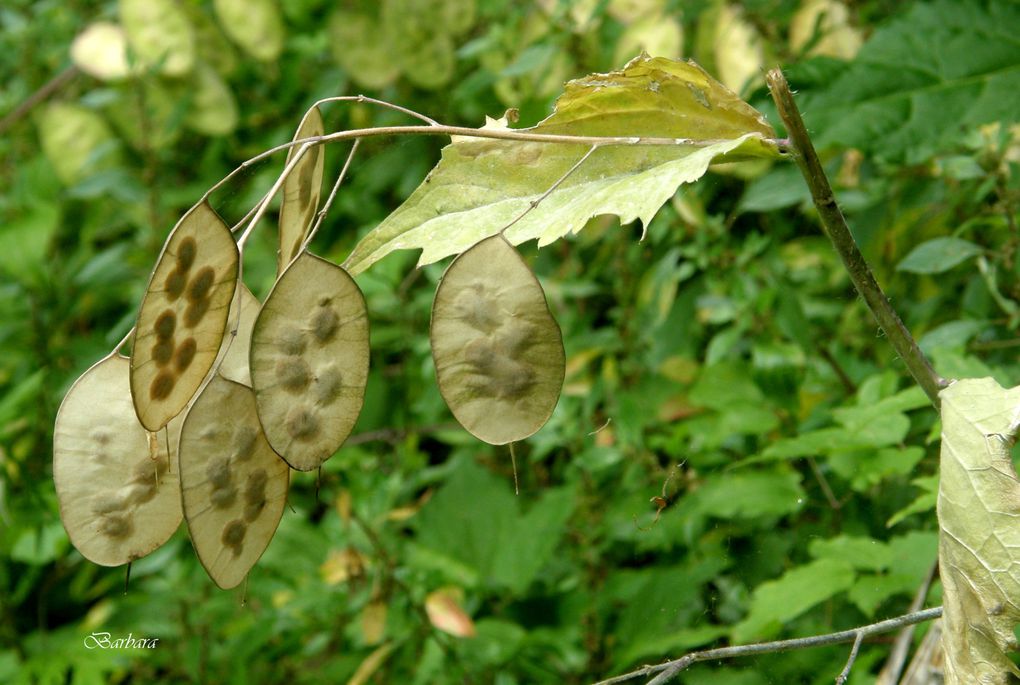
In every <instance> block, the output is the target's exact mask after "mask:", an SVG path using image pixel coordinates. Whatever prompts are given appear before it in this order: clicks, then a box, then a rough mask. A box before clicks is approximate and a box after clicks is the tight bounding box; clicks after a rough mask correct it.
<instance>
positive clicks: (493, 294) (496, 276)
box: [431, 235, 565, 445]
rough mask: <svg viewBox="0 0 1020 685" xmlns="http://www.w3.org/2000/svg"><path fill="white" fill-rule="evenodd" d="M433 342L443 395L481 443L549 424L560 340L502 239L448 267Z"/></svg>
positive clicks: (558, 380)
mask: <svg viewBox="0 0 1020 685" xmlns="http://www.w3.org/2000/svg"><path fill="white" fill-rule="evenodd" d="M431 337H432V358H433V360H434V361H435V364H436V377H437V379H438V381H439V391H440V393H442V395H443V399H444V400H446V404H447V405H448V406H449V407H450V411H452V412H453V415H454V417H456V419H457V421H459V422H460V424H461V425H462V426H464V428H466V429H467V430H468V432H469V433H471V434H472V435H474V436H475V437H476V438H478V439H479V440H484V441H485V442H487V443H489V444H491V445H503V444H506V443H508V442H514V441H516V440H523V439H524V438H527V437H528V436H530V435H533V434H534V433H535V432H536V431H538V429H539V428H541V427H542V426H543V425H545V422H546V421H548V420H549V417H550V416H551V415H552V412H553V409H554V408H555V407H556V402H557V401H558V400H559V397H560V390H561V389H562V388H563V373H564V368H565V358H564V354H563V338H562V336H561V334H560V327H559V326H558V325H557V324H556V320H555V319H554V318H553V316H552V313H551V312H550V311H549V306H548V304H546V301H545V293H544V292H543V290H542V286H541V285H540V284H539V282H538V279H537V278H535V275H534V274H533V273H532V272H531V269H529V268H528V266H527V265H526V264H525V263H524V260H523V259H521V256H520V255H519V254H517V251H516V250H515V249H514V248H513V247H512V246H511V245H510V244H509V243H508V242H506V240H504V239H503V237H502V236H499V235H497V236H493V237H491V238H486V239H485V240H482V241H481V242H479V243H478V244H476V245H475V246H473V247H472V248H471V249H469V250H467V251H466V252H464V253H463V254H461V255H460V256H459V257H457V258H456V259H455V260H453V263H452V264H450V267H449V268H448V269H447V270H446V273H445V274H443V279H442V281H440V283H439V288H438V289H437V290H436V299H435V302H434V303H433V305H432V336H431Z"/></svg>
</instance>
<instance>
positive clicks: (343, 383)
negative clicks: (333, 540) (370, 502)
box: [251, 252, 369, 471]
mask: <svg viewBox="0 0 1020 685" xmlns="http://www.w3.org/2000/svg"><path fill="white" fill-rule="evenodd" d="M368 356H369V345H368V312H367V311H366V309H365V298H364V296H363V295H362V294H361V290H360V289H359V288H358V286H357V284H356V283H355V282H354V279H352V278H351V277H350V276H349V275H348V274H347V272H346V271H344V270H343V269H342V268H340V267H339V266H337V265H336V264H333V263H332V262H328V261H326V260H325V259H320V258H319V257H316V256H314V255H312V254H309V253H308V252H302V253H301V255H300V256H299V257H298V258H297V259H296V260H295V261H294V263H293V264H291V265H290V267H289V268H288V269H287V270H286V271H285V272H284V273H283V275H282V276H281V277H280V280H279V281H277V282H276V285H275V286H273V290H272V291H271V292H270V293H269V297H267V298H266V302H265V304H263V305H262V311H261V312H259V318H258V320H257V321H256V322H255V330H254V331H253V333H252V338H251V379H252V388H253V389H254V390H255V400H256V402H257V403H258V411H259V420H261V421H262V427H263V429H264V430H265V432H266V438H267V439H268V440H269V444H271V445H272V446H273V449H274V450H276V452H277V453H278V454H279V455H280V456H282V457H283V458H284V459H285V460H286V461H287V463H288V464H290V465H291V466H292V467H293V468H295V469H297V470H298V471H311V470H312V469H316V468H318V467H319V466H320V465H321V464H322V462H324V461H326V460H327V459H329V458H330V457H331V456H332V455H333V453H334V452H336V451H337V450H338V449H340V445H342V444H343V442H344V440H346V439H347V436H348V435H350V432H351V429H353V428H354V423H355V421H357V419H358V414H359V413H361V405H362V404H363V403H364V401H365V384H366V383H367V382H368Z"/></svg>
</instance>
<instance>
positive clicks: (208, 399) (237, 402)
mask: <svg viewBox="0 0 1020 685" xmlns="http://www.w3.org/2000/svg"><path fill="white" fill-rule="evenodd" d="M180 468H181V489H180V492H181V501H182V502H183V505H184V517H185V519H186V520H187V522H188V530H189V532H190V533H191V541H192V543H193V544H194V546H195V553H196V554H198V559H199V561H200V562H202V566H204V567H205V570H206V571H207V572H208V573H209V577H210V578H212V579H213V582H215V583H216V585H218V586H219V587H221V588H223V589H228V588H232V587H234V586H236V585H237V584H238V583H240V582H241V581H242V580H244V577H245V575H247V573H248V571H249V570H250V569H251V567H252V566H254V565H255V562H256V561H258V559H259V557H261V556H262V553H263V552H264V551H265V549H266V547H267V546H268V545H269V541H270V540H271V539H272V537H273V534H274V533H275V532H276V527H277V526H278V525H279V523H280V517H281V516H282V515H283V507H284V504H285V503H286V499H287V485H288V482H289V472H288V469H287V465H286V464H285V463H284V462H283V461H282V460H281V459H280V457H279V456H278V455H277V454H276V453H275V452H273V450H272V448H271V447H270V446H269V443H267V442H266V438H265V436H264V435H263V433H262V430H261V428H260V426H259V420H258V416H257V415H256V413H255V398H254V397H253V395H252V391H251V389H250V388H247V387H245V386H243V385H241V384H239V383H234V382H233V381H228V380H226V379H224V378H220V377H219V376H215V377H213V379H212V380H210V381H209V384H208V385H206V387H205V389H204V390H203V391H202V394H201V395H199V397H198V399H197V400H196V401H195V403H194V405H193V406H192V407H191V409H190V410H189V411H188V417H187V419H185V421H184V428H183V430H182V431H181V446H180Z"/></svg>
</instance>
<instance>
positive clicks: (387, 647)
mask: <svg viewBox="0 0 1020 685" xmlns="http://www.w3.org/2000/svg"><path fill="white" fill-rule="evenodd" d="M392 651H393V643H392V642H387V643H386V644H384V645H381V646H380V647H377V648H376V650H375V651H374V652H372V653H371V654H369V655H368V656H367V657H365V660H364V661H362V662H361V664H359V665H358V669H357V670H356V671H354V675H352V676H351V678H350V680H348V681H347V685H365V683H367V682H368V679H369V678H371V677H372V675H373V674H374V673H375V672H376V671H378V670H379V667H380V666H382V665H383V664H384V663H386V659H387V658H388V657H389V655H390V652H392Z"/></svg>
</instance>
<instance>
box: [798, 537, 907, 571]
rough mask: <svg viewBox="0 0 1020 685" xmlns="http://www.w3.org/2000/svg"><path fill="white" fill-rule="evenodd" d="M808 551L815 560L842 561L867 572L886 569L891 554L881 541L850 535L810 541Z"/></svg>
mask: <svg viewBox="0 0 1020 685" xmlns="http://www.w3.org/2000/svg"><path fill="white" fill-rule="evenodd" d="M808 550H809V551H810V552H811V556H813V557H814V558H816V559H836V560H843V561H847V562H849V563H850V565H851V566H853V567H854V568H856V569H863V570H868V571H881V570H883V569H886V568H888V567H889V564H890V562H891V561H892V552H891V551H890V550H889V547H888V546H887V545H886V544H885V543H884V542H882V541H881V540H875V539H874V538H866V537H857V536H852V535H839V536H836V537H834V538H830V539H829V540H812V541H811V544H810V545H808Z"/></svg>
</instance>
